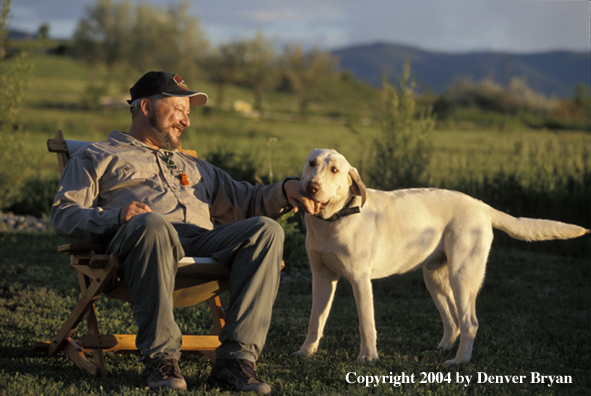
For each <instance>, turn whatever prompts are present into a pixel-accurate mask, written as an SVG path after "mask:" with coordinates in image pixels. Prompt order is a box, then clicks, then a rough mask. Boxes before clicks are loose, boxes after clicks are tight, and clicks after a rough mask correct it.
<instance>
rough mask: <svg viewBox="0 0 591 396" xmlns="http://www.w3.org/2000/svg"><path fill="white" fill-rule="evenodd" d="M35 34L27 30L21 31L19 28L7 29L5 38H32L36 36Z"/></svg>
mask: <svg viewBox="0 0 591 396" xmlns="http://www.w3.org/2000/svg"><path fill="white" fill-rule="evenodd" d="M36 37H37V35H36V34H31V33H27V32H23V31H21V30H10V29H9V30H8V35H7V38H8V39H9V40H26V39H34V38H36Z"/></svg>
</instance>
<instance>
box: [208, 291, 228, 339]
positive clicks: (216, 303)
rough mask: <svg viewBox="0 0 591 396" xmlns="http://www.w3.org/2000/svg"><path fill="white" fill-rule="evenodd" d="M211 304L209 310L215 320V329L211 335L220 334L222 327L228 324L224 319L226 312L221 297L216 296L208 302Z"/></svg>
mask: <svg viewBox="0 0 591 396" xmlns="http://www.w3.org/2000/svg"><path fill="white" fill-rule="evenodd" d="M207 302H208V303H209V309H210V311H211V317H212V318H213V329H212V330H211V333H209V334H215V335H218V334H220V331H221V330H222V327H224V325H225V324H226V320H225V319H224V311H223V310H222V302H221V301H220V297H219V296H215V297H212V298H210V299H209V300H207Z"/></svg>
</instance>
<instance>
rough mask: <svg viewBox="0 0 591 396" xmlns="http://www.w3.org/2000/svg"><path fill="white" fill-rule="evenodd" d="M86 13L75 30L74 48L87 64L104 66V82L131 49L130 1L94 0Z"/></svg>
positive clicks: (110, 76) (112, 74)
mask: <svg viewBox="0 0 591 396" xmlns="http://www.w3.org/2000/svg"><path fill="white" fill-rule="evenodd" d="M86 12H87V15H86V17H84V18H82V19H81V20H80V21H79V22H78V27H77V28H76V31H75V32H74V48H75V51H76V53H77V54H78V55H79V56H80V57H82V58H83V59H84V60H85V61H86V63H87V64H88V65H91V66H95V65H100V64H102V65H105V66H106V68H107V77H106V80H105V83H106V84H108V83H109V82H110V81H112V80H113V76H114V73H115V70H116V69H117V68H119V67H121V66H123V64H124V62H125V61H126V60H127V54H128V52H129V48H130V42H129V37H130V29H131V26H132V25H131V24H130V20H131V3H130V2H129V1H128V0H124V1H122V2H120V3H115V2H113V1H112V0H97V3H96V5H95V6H94V7H90V6H87V7H86Z"/></svg>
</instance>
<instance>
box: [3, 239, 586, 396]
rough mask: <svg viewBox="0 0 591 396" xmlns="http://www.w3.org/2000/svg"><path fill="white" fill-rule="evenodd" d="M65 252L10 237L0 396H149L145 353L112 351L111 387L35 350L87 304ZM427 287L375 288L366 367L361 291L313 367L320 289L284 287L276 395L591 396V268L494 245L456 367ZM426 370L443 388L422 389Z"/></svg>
mask: <svg viewBox="0 0 591 396" xmlns="http://www.w3.org/2000/svg"><path fill="white" fill-rule="evenodd" d="M59 243H60V242H59V240H58V239H57V237H55V236H54V235H52V234H47V233H36V234H15V233H3V234H0V291H1V294H0V323H1V326H2V340H1V341H0V394H2V395H41V394H43V395H59V396H63V395H80V394H97V395H99V394H100V395H102V394H113V395H141V394H145V393H146V388H145V383H144V380H143V377H142V366H141V364H140V363H139V362H138V361H137V356H136V355H132V354H113V353H111V354H107V357H106V361H107V366H108V375H109V377H108V378H107V379H102V378H93V377H92V376H90V375H88V374H86V373H85V372H83V371H81V370H80V369H78V368H77V367H75V366H74V365H73V364H72V363H71V362H70V361H69V360H67V359H65V358H64V357H63V356H60V357H57V358H54V359H48V358H46V357H45V356H44V355H43V354H39V353H36V352H34V351H33V350H32V349H31V347H32V344H33V343H35V342H36V341H39V340H50V339H51V337H52V336H53V334H54V333H55V331H56V330H57V328H58V327H59V325H60V324H61V322H62V321H63V320H64V319H65V318H66V316H67V314H68V312H69V310H70V309H71V308H72V307H73V306H74V305H75V303H76V301H77V297H78V286H77V280H76V276H75V271H74V270H73V269H71V268H70V266H69V265H68V258H67V257H64V256H61V255H59V254H58V253H56V250H55V248H56V246H57V245H58V244H59ZM421 278H422V275H421V273H420V272H413V273H410V274H406V275H400V276H393V277H390V278H387V279H382V280H376V281H374V294H375V311H376V325H377V330H378V350H379V353H380V358H379V359H378V361H377V362H374V363H362V362H357V361H356V360H355V358H356V356H357V354H358V348H359V336H358V329H357V326H358V325H357V323H358V321H357V312H356V308H355V303H354V298H353V294H352V290H351V287H350V285H349V284H348V282H347V281H346V280H344V279H341V281H340V282H339V283H340V284H339V287H338V289H337V295H336V297H335V303H334V305H333V308H332V312H331V316H330V318H329V320H328V324H327V328H326V331H325V337H324V338H323V340H322V342H321V344H320V349H319V351H318V353H317V354H316V355H314V356H312V357H310V358H303V357H300V356H295V355H294V354H293V353H294V352H295V351H297V350H298V349H299V347H300V346H301V344H302V343H303V341H304V339H305V336H306V331H307V322H308V316H309V310H310V306H311V285H310V282H309V281H306V280H303V279H301V278H300V279H294V280H292V281H291V282H289V283H287V284H284V285H282V287H281V288H280V291H279V296H278V298H277V301H276V303H275V308H274V314H273V320H272V323H271V328H270V331H269V336H268V341H267V345H266V346H265V350H264V352H263V355H262V356H261V358H260V360H259V364H258V368H259V373H260V374H261V376H262V377H263V378H265V379H266V380H267V381H268V382H269V383H270V385H271V387H272V389H273V391H274V394H285V395H325V394H334V395H337V394H338V395H361V394H363V395H365V394H400V395H416V394H419V395H421V394H425V395H428V394H431V395H433V394H437V395H480V394H486V395H530V394H531V395H556V394H560V395H583V394H588V390H589V389H590V388H591V377H590V376H589V372H590V371H591V349H590V348H589V344H588V342H589V341H588V340H589V335H590V334H591V333H590V326H591V298H590V297H591V295H590V290H589V284H590V282H591V269H590V268H589V265H588V261H586V260H581V259H576V258H572V257H568V256H555V255H547V254H538V253H532V252H525V251H522V250H518V249H517V250H515V249H514V250H507V249H499V248H497V247H493V252H492V254H491V256H490V259H489V264H488V269H487V278H486V280H485V282H484V286H483V288H482V290H481V292H480V296H479V298H478V300H477V310H478V314H479V321H480V330H479V332H478V336H477V337H476V342H475V348H474V353H473V357H472V360H471V362H469V363H467V364H462V365H460V366H457V367H448V366H445V365H444V364H443V362H444V361H445V360H447V359H450V358H452V357H453V355H454V353H455V351H446V352H441V351H436V350H435V347H436V345H437V344H438V342H439V339H440V337H441V335H442V325H441V321H440V319H439V315H438V313H437V310H436V308H435V305H434V304H433V302H432V301H431V298H430V296H429V294H428V292H427V290H426V288H425V287H424V284H423V282H422V279H421ZM97 310H98V311H99V315H100V317H101V320H100V326H101V329H103V330H107V331H110V332H112V333H114V332H122V331H131V332H133V331H135V327H134V325H133V320H132V318H131V311H130V308H129V305H126V304H122V303H120V302H117V301H113V300H109V299H106V298H105V297H101V298H100V299H99V301H98V303H97ZM207 315H208V307H207V305H206V304H201V305H198V306H195V307H189V308H183V309H179V310H177V311H176V318H177V322H178V323H179V325H180V327H181V329H182V330H183V332H184V333H191V332H195V331H202V332H207V331H208V330H209V329H210V327H211V323H210V321H209V319H208V317H207ZM82 325H83V324H82ZM82 325H81V326H82ZM76 336H77V335H76V333H75V334H74V338H76ZM456 347H457V344H456ZM181 367H182V370H183V373H184V375H185V376H186V378H187V382H188V385H189V392H187V393H186V394H189V395H191V394H199V395H220V394H228V395H229V394H234V393H233V392H228V391H227V390H225V389H220V388H218V387H216V386H214V385H212V384H210V383H209V382H208V379H207V378H208V374H209V370H210V364H209V363H208V362H207V361H206V360H205V359H204V358H201V357H199V356H191V355H186V356H184V357H183V359H182V361H181ZM403 372H404V373H405V374H407V375H414V379H415V382H414V383H406V384H402V385H400V386H399V387H394V386H392V385H390V384H381V385H379V386H377V387H374V386H369V387H365V386H364V385H363V384H359V383H357V382H355V383H348V382H347V380H346V378H347V374H348V373H356V374H355V375H354V376H353V377H352V378H355V379H356V378H357V377H359V376H368V375H372V376H375V375H380V376H382V375H385V376H389V375H400V374H401V373H403ZM391 373H392V374H391ZM422 373H426V374H425V378H424V379H426V380H428V379H429V378H431V380H432V381H433V383H429V382H428V381H427V383H420V381H421V379H423V377H422ZM429 373H432V374H431V377H428V375H429ZM437 373H441V376H443V378H441V376H440V377H439V379H440V380H441V379H446V378H449V379H450V383H447V382H439V383H437V381H436V380H437V377H436V375H437ZM478 373H486V374H487V375H489V376H493V377H494V376H504V375H511V376H521V375H523V376H525V380H524V381H523V383H520V384H506V383H505V384H498V383H476V382H477V381H478V375H479V374H478ZM531 373H540V374H542V375H553V376H570V378H572V384H554V385H552V386H551V387H549V386H547V383H546V384H532V383H531V376H532V374H531ZM351 375H353V374H351ZM448 375H449V377H448ZM480 375H481V376H482V374H480ZM457 376H463V377H462V378H465V377H466V376H472V383H471V384H470V385H469V386H467V387H466V386H464V385H463V384H458V383H457V378H459V377H457ZM349 378H351V377H349ZM564 378H566V377H564ZM158 394H168V392H158Z"/></svg>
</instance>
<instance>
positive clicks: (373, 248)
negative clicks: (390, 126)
mask: <svg viewBox="0 0 591 396" xmlns="http://www.w3.org/2000/svg"><path fill="white" fill-rule="evenodd" d="M301 183H302V188H303V189H305V191H306V192H307V194H308V195H309V196H310V197H311V198H312V199H314V200H315V201H316V202H318V203H319V204H320V211H319V212H318V213H317V214H315V215H309V214H307V215H306V227H307V235H306V249H307V251H308V257H309V260H310V265H311V267H312V274H313V282H312V283H313V286H312V287H313V291H312V292H313V303H312V312H311V315H310V324H309V328H308V336H307V338H306V341H305V342H304V344H303V345H302V347H301V349H300V350H299V351H298V354H301V355H305V356H308V355H311V354H313V353H314V352H316V350H317V349H318V343H319V342H320V339H321V338H322V333H323V331H324V325H325V324H326V319H327V317H328V313H329V310H330V306H331V304H332V301H333V297H334V293H335V289H336V285H337V280H338V278H339V276H340V275H342V276H344V277H346V278H347V279H349V281H350V282H351V285H352V287H353V292H354V295H355V300H356V302H357V313H358V315H359V332H360V335H361V348H360V352H359V356H358V357H357V359H360V360H370V361H371V360H375V359H377V358H378V352H377V349H376V328H375V322H374V310H373V293H372V286H371V280H372V279H376V278H383V277H386V276H389V275H392V274H401V273H405V272H408V271H411V270H414V269H417V268H419V267H421V268H422V269H423V274H424V278H425V283H426V285H427V288H428V290H429V292H430V293H431V296H432V298H433V300H434V301H435V305H437V309H438V310H439V313H440V314H441V318H442V320H443V329H444V331H443V339H442V340H441V342H440V343H439V347H440V348H444V349H449V348H451V347H452V346H453V344H454V342H455V340H456V339H457V337H458V335H459V336H460V346H459V348H458V351H457V354H456V357H455V358H454V359H452V360H449V361H447V362H446V363H448V364H457V363H461V362H467V361H469V360H470V356H471V355H472V346H473V344H474V337H475V336H476V331H477V329H478V321H477V319H476V310H475V305H476V295H477V294H478V291H479V289H480V286H481V285H482V281H483V279H484V272H485V266H486V260H487V257H488V253H489V250H490V246H491V243H492V240H493V232H492V229H493V227H494V228H498V229H500V230H503V231H505V232H506V233H508V234H509V235H510V236H511V237H514V238H518V239H523V240H526V241H541V240H549V239H568V238H574V237H578V236H581V235H583V234H586V233H588V232H589V230H586V229H584V228H581V227H578V226H575V225H570V224H565V223H560V222H557V221H549V220H536V219H527V218H514V217H511V216H509V215H507V214H505V213H502V212H500V211H498V210H495V209H493V208H491V207H490V206H488V205H486V204H484V203H482V202H480V201H478V200H476V199H474V198H471V197H469V196H467V195H464V194H461V193H458V192H454V191H449V190H439V189H408V190H397V191H389V192H386V191H378V190H372V189H366V187H365V185H364V184H363V182H362V181H361V179H360V177H359V174H358V172H357V170H356V169H355V168H353V167H352V166H351V165H350V164H349V162H348V161H347V160H346V159H345V157H344V156H342V155H341V154H339V153H338V152H336V151H334V150H326V149H317V150H314V151H312V153H311V154H310V155H309V156H308V159H307V160H306V164H305V166H304V169H303V175H302V180H301Z"/></svg>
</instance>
